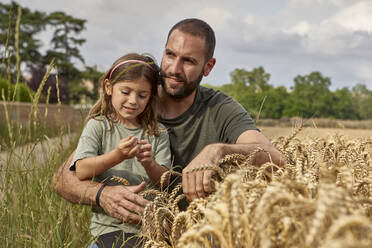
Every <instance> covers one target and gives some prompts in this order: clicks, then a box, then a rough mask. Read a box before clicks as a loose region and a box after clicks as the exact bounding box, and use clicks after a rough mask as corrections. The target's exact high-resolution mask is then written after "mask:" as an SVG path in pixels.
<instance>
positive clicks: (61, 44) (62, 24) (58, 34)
mask: <svg viewBox="0 0 372 248" xmlns="http://www.w3.org/2000/svg"><path fill="white" fill-rule="evenodd" d="M46 22H47V24H48V27H51V28H52V29H54V33H53V38H52V40H51V43H52V46H53V47H52V49H49V50H48V51H47V52H46V55H45V57H44V58H43V60H44V64H48V63H49V61H50V60H51V59H52V58H55V63H56V65H57V68H58V71H59V74H60V75H61V76H63V77H65V78H67V79H70V80H71V79H77V78H79V77H80V71H79V70H78V69H77V68H76V67H75V66H74V63H73V60H74V59H77V60H79V61H81V62H82V63H84V59H83V57H82V56H81V54H80V51H79V48H78V47H79V46H81V45H83V44H84V43H85V41H86V40H85V39H79V38H76V36H77V35H79V34H80V33H81V32H82V31H83V30H84V29H85V22H86V20H83V19H79V18H74V17H72V16H70V15H67V14H65V13H63V12H61V11H57V12H52V13H51V14H49V15H48V16H47V17H46Z"/></svg>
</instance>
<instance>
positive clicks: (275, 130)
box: [259, 127, 372, 139]
mask: <svg viewBox="0 0 372 248" xmlns="http://www.w3.org/2000/svg"><path fill="white" fill-rule="evenodd" d="M259 128H260V129H261V131H262V132H263V134H264V135H265V136H266V137H268V138H269V139H273V138H276V137H279V136H288V135H290V134H291V133H292V132H293V128H292V127H259ZM334 134H339V135H344V136H346V137H348V138H351V139H353V138H372V129H346V128H313V127H305V128H303V129H302V130H301V132H300V133H299V134H298V135H297V136H296V137H297V138H301V137H319V138H323V137H326V136H329V135H334Z"/></svg>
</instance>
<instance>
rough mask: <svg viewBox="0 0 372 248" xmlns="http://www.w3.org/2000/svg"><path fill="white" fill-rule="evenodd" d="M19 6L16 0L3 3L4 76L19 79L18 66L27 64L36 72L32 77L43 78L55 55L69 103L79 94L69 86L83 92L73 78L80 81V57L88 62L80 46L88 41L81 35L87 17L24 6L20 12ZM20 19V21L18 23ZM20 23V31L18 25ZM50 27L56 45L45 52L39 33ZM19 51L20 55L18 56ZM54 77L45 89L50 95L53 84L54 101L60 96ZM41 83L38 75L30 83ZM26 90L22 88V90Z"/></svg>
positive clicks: (0, 12)
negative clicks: (57, 95)
mask: <svg viewBox="0 0 372 248" xmlns="http://www.w3.org/2000/svg"><path fill="white" fill-rule="evenodd" d="M19 6H20V5H19V4H18V3H16V2H11V3H10V4H3V3H0V50H2V51H5V52H4V53H2V54H0V59H1V62H2V64H1V66H0V72H1V74H2V76H3V77H8V79H9V81H11V82H16V81H18V79H17V80H15V78H17V75H19V74H17V73H19V68H18V69H17V67H18V65H19V64H23V65H25V66H26V67H27V68H28V69H29V71H31V72H32V77H35V78H40V75H39V74H40V72H42V71H45V70H46V67H47V65H48V64H49V63H50V61H52V59H54V61H55V64H56V67H57V69H58V73H59V74H58V76H59V78H60V85H59V86H60V88H61V89H62V90H61V96H63V97H61V99H62V101H63V102H64V103H69V102H70V101H71V98H74V97H75V95H74V94H72V95H70V92H71V91H70V90H69V89H68V87H69V86H72V91H73V93H74V91H76V90H78V92H79V93H81V92H80V91H79V90H80V89H77V88H76V87H74V86H75V84H72V83H70V81H75V82H76V81H77V80H79V79H81V72H80V70H79V69H78V68H77V67H76V66H75V63H76V62H77V61H80V62H82V63H84V59H83V57H82V56H81V54H80V51H79V48H80V46H82V45H83V44H84V43H85V39H81V38H78V35H79V34H80V33H81V32H82V31H83V30H84V29H85V22H86V20H83V19H79V18H74V17H72V16H70V15H67V14H65V13H63V12H61V11H57V12H52V13H50V14H46V13H44V12H40V11H31V10H30V9H28V8H23V7H21V10H22V11H21V12H18V11H17V10H18V7H19ZM21 13H22V14H21ZM17 23H20V24H19V25H16V24H17ZM18 26H19V31H17V28H16V27H18ZM46 29H48V30H51V31H53V37H52V40H51V41H50V44H51V45H52V47H51V48H50V49H48V50H47V51H46V53H45V54H42V53H41V52H40V48H41V46H42V44H41V41H40V40H39V39H37V38H36V37H37V36H38V35H39V34H40V32H41V31H43V30H46ZM17 37H19V39H17ZM18 53H19V55H20V56H17V55H18ZM19 62H20V63H19ZM0 76H1V75H0ZM52 76H53V75H52ZM54 77H55V76H54ZM52 81H53V80H51V79H49V81H48V82H49V85H47V86H48V87H47V88H46V89H45V90H44V91H43V95H44V96H43V97H42V98H46V97H47V96H46V92H47V91H48V88H49V87H51V88H52V91H53V93H52V94H53V95H52V96H53V97H52V102H53V101H54V100H55V99H57V97H55V95H56V93H55V92H56V90H53V89H55V88H56V85H51V84H52ZM54 82H56V80H54ZM40 83H41V81H37V80H35V79H34V80H33V81H32V82H31V84H30V87H31V88H33V89H34V88H38V86H39V85H40ZM21 87H23V86H21ZM23 91H24V90H23V89H22V91H20V92H23ZM73 100H74V99H73Z"/></svg>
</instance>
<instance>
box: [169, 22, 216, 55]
mask: <svg viewBox="0 0 372 248" xmlns="http://www.w3.org/2000/svg"><path fill="white" fill-rule="evenodd" d="M176 29H178V30H179V31H182V32H184V33H188V34H191V35H194V36H199V37H201V38H203V39H204V40H205V48H206V52H205V57H206V61H208V60H210V59H211V58H213V53H214V48H215V46H216V37H215V35H214V31H213V29H212V28H211V26H209V24H208V23H206V22H205V21H202V20H200V19H197V18H188V19H184V20H182V21H180V22H178V23H176V24H175V25H174V26H173V27H172V28H171V30H170V31H169V33H168V38H167V42H168V39H169V36H170V35H171V33H172V32H173V31H174V30H176Z"/></svg>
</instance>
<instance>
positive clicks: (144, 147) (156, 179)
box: [136, 140, 168, 186]
mask: <svg viewBox="0 0 372 248" xmlns="http://www.w3.org/2000/svg"><path fill="white" fill-rule="evenodd" d="M139 144H140V147H139V149H138V153H137V155H136V157H137V160H138V162H140V163H141V164H142V166H143V168H145V171H146V173H147V175H148V176H149V178H150V180H151V182H153V183H154V184H155V185H158V186H159V185H160V178H161V176H162V175H163V173H164V172H166V171H168V168H166V167H165V166H163V165H160V164H158V163H157V162H156V161H155V160H154V157H153V153H152V146H151V144H148V143H147V142H146V141H145V140H141V141H139ZM166 181H167V180H166Z"/></svg>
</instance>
